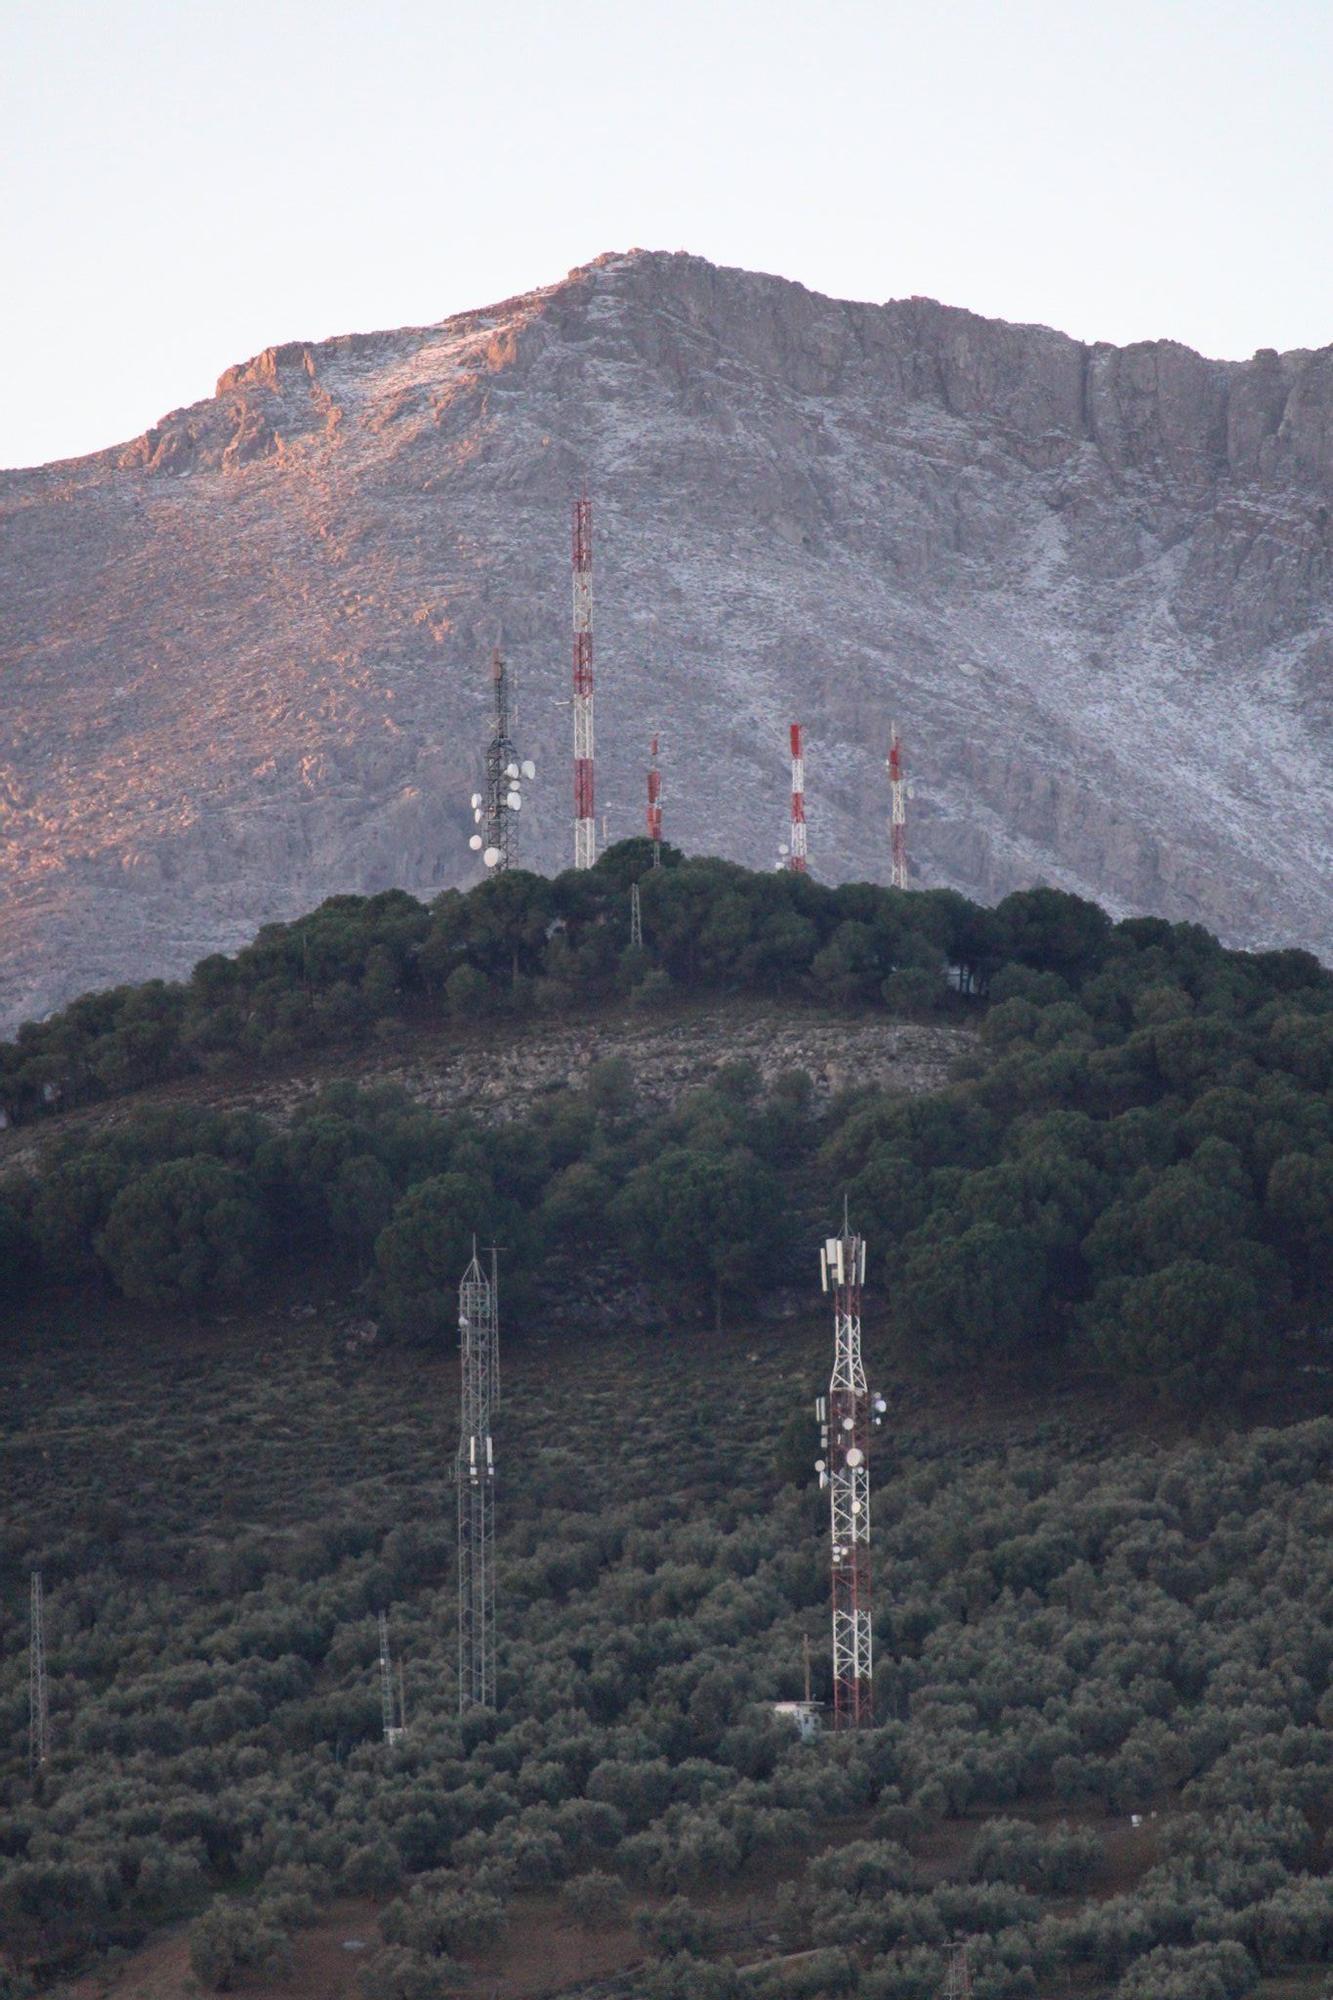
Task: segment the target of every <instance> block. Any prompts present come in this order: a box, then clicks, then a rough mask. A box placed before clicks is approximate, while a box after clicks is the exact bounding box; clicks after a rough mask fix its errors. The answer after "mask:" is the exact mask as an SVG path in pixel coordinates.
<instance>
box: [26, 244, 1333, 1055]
mask: <svg viewBox="0 0 1333 2000" xmlns="http://www.w3.org/2000/svg"><path fill="white" fill-rule="evenodd" d="M585 477H586V479H587V481H588V484H589V488H590V490H591V492H592V493H593V494H594V496H595V501H596V529H595V533H596V590H597V660H598V673H599V679H598V715H599V757H600V782H601V790H602V794H603V796H604V797H605V798H607V799H609V800H612V801H614V802H615V809H614V811H613V815H612V819H611V829H610V830H611V833H612V835H613V837H614V836H615V835H617V834H620V833H625V832H629V831H632V830H634V829H635V828H637V826H638V825H639V824H640V820H641V811H640V804H639V801H640V798H641V794H642V778H641V767H642V762H643V751H644V745H645V739H646V736H647V734H648V733H649V731H650V730H651V729H652V728H654V727H655V728H657V729H658V730H659V731H660V734H661V736H662V740H663V751H664V765H665V773H666V786H667V809H668V833H669V835H670V837H672V838H673V839H677V840H680V841H681V842H683V843H684V844H685V845H687V846H690V847H696V848H697V847H707V848H711V849H717V850H720V851H722V852H726V853H730V854H733V855H735V856H736V857H738V858H740V859H744V860H746V861H750V862H754V863H759V864H765V863H767V862H768V861H769V860H770V859H771V858H772V855H773V853H774V852H775V849H776V842H777V839H778V838H779V835H780V830H781V824H782V818H783V813H784V807H785V784H786V775H785V766H784V759H783V744H784V735H783V731H784V727H785V724H786V722H787V721H788V720H789V719H790V718H791V717H793V716H797V715H799V716H801V718H802V719H803V720H804V721H805V723H806V727H807V737H808V764H809V773H808V788H809V808H810V817H811V834H810V840H811V854H812V861H813V866H814V868H815V871H816V873H822V874H825V875H829V876H846V875H870V876H880V877H882V876H883V875H884V873H885V870H886V843H885V839H884V832H883V820H884V816H885V805H886V801H885V796H884V788H883V779H882V758H883V753H884V745H885V736H886V732H887V724H888V720H889V717H890V716H891V715H894V716H896V717H897V718H898V720H899V721H900V723H901V725H902V727H903V731H904V735H905V738H906V742H907V747H908V754H909V758H910V761H911V764H912V767H913V769H914V772H915V776H916V784H917V791H916V799H915V804H914V809H913V826H912V854H913V861H914V866H915V868H916V871H917V879H919V880H921V881H924V882H947V883H951V884H953V885H954V886H956V887H958V888H961V889H964V890H966V891H968V892H969V893H971V894H975V895H981V896H995V895H998V894H1001V893H1003V892H1004V891H1006V890H1007V889H1010V888H1012V887H1015V886H1017V885H1021V884H1024V883H1029V882H1032V881H1033V880H1036V879H1039V878H1040V879H1046V880H1050V881H1056V882H1060V883H1064V884H1066V885H1068V886H1069V887H1072V888H1075V889H1078V890H1080V891H1082V892H1084V893H1087V894H1091V895H1095V896H1098V897H1100V898H1101V899H1103V900H1104V901H1106V902H1108V903H1109V904H1111V905H1112V906H1113V907H1114V908H1117V909H1121V910H1125V909H1150V910H1160V911H1163V912H1165V913H1166V914H1168V915H1171V916H1174V917H1185V918H1193V919H1198V920H1200V921H1202V922H1206V923H1208V924H1210V925H1212V926H1214V927H1216V928H1218V929H1220V930H1221V931H1222V933H1223V934H1224V935H1225V936H1226V937H1227V938H1228V939H1230V940H1232V941H1235V942H1266V941H1271V940H1275V939H1299V940H1301V941H1302V942H1305V943H1308V944H1311V945H1313V946H1314V947H1315V948H1316V949H1319V950H1322V951H1324V952H1328V951H1330V949H1333V893H1331V892H1330V888H1329V883H1328V877H1329V870H1328V855H1327V845H1328V842H1327V836H1326V833H1325V829H1326V827H1327V826H1328V825H1329V823H1330V806H1331V805H1333V798H1331V797H1330V785H1329V780H1328V776H1327V773H1328V769H1329V763H1330V758H1329V749H1330V744H1329V730H1330V700H1329V669H1330V662H1331V661H1333V589H1331V588H1330V555H1331V546H1333V527H1331V526H1330V504H1331V502H1333V350H1331V349H1324V350H1320V351H1319V352H1316V353H1294V354H1286V355H1278V354H1275V353H1273V352H1271V351H1270V352H1263V353H1260V354H1258V355H1256V356H1255V357H1254V359H1253V360H1252V361H1250V362H1246V363H1244V364H1235V363H1221V362H1214V361H1208V360H1204V359H1202V358H1201V357H1200V356H1198V355H1196V354H1193V353H1191V352H1190V351H1189V350H1188V349H1186V348H1183V347H1180V346H1178V345H1176V344H1174V343H1172V342H1167V341H1163V342H1155V343H1146V344H1140V345H1137V346H1134V347H1129V348H1123V349H1117V348H1112V347H1108V346H1100V345H1099V346H1093V347H1089V346H1086V345H1083V344H1081V343H1079V342H1077V341H1074V340H1070V339H1067V338H1065V336H1063V335H1061V334H1058V333H1053V332H1051V331H1049V330H1047V329H1045V328H1040V327H1019V326H1009V325H1004V324H1001V323H997V322H994V321H988V320H984V319H980V318H978V317H977V316H976V315H974V314H971V313H967V312H961V311H957V310H954V309H952V308H948V307H944V306H941V305H937V304H935V303H933V302H932V301H930V300H924V299H909V300H903V301H897V302H894V303H891V304H889V305H885V306H872V305H861V304H852V303H846V302H841V301H837V300H832V299H825V298H820V297H818V296H816V295H814V294H812V293H810V292H807V291H805V290H804V289H803V288H802V287H801V286H799V285H794V284H789V283H787V282H785V281H783V280H779V279H776V278H769V277H761V276H756V275H754V274H751V273H746V272H741V271H731V270H719V269H716V268H715V267H713V266H711V265H709V264H707V263H705V262H703V261H702V260H701V259H698V258H691V257H687V256H667V255H659V254H655V253H653V254H649V253H645V252H632V253H630V254H628V255H626V256H611V257H605V258H601V259H598V261H597V262H596V263H595V264H592V265H590V266H588V267H586V268H585V269H583V270H580V271H576V272H574V273H571V275H570V277H569V278H568V279H567V280H565V281H563V282H562V283H561V284H558V285H555V286H552V287H550V288H548V289H547V290H545V291H541V292H536V293H533V294H531V295H530V296H527V297H524V298H520V299H515V300H510V301H508V302H506V303H505V304H502V305H498V306H495V307H492V308H490V309H489V310H488V311H485V312H478V313H469V314H465V315H462V316H460V317H458V318H456V319H453V320H450V321H447V322H445V323H444V324H443V325H440V326H433V327H424V328H408V329H404V330H401V331H399V332H394V333H382V334H370V335H355V336H350V337H348V338H344V339H339V340H333V341H327V342H323V343H320V344H318V345H311V344H307V343H302V342H294V343H290V344H288V345H286V346H282V347H276V348H270V349H267V350H266V351H265V352H264V353H263V354H261V355H259V356H258V357H256V359H255V360H253V361H251V362H248V363H246V364H244V365H242V366H239V367H236V368H231V369H228V370H227V371H226V373H225V374H224V375H223V376H222V378H221V380H220V381H219V383H218V388H217V393H216V395H215V396H214V397H213V398H211V399H210V400H208V401H206V402H204V403H200V404H198V405H196V406H194V407H193V408H192V409H189V410H182V411H176V412H174V413H173V414H172V415H170V416H168V417H165V418H164V419H163V420H162V422H161V423H160V424H158V425H156V426H154V428H153V429H152V430H151V431H150V432H148V433H147V434H146V435H145V436H144V437H143V438H140V439H138V440H136V441H135V442H134V443H133V444H131V445H128V446H125V447H124V448H121V449H117V450H114V451H108V452H104V453H101V454H99V455H97V456H95V457H93V458H88V459H83V460H79V461H72V462H67V463H64V464H60V465H54V466H46V467H42V468H39V469H37V470H35V471H33V472H28V473H11V474H4V475H0V516H2V517H3V530H4V531H3V541H2V542H0V605H3V610H2V611H0V659H2V661H3V670H4V676H5V678H4V689H5V699H4V703H3V707H2V712H0V869H2V870H3V876H4V883H5V890H4V894H5V902H4V905H3V911H2V913H0V948H2V950H3V960H2V962H0V1024H3V1025H7V1026H10V1027H12V1025H13V1023H14V1022H15V1021H16V1020H17V1019H19V1018H21V1017H22V1016H24V1015H27V1014H32V1013H35V1012H40V1011H43V1010H45V1009H46V1008H48V1007H50V1006H52V1005H54V1004H57V1003H58V1002H60V1001H61V1000H63V999H65V998H68V997H69V996H70V995H72V994H73V993H76V992H79V991H82V990H84V989H85V988H87V987H90V986H95V985H98V984H105V983H107V982H111V981H116V980H121V979H125V978H130V977H141V976H144V975H145V974H147V973H149V972H153V971H161V972H179V971H181V970H183V969H184V968H186V967H188V965H189V964H190V963H191V962H192V961H193V960H194V959H195V958H197V957H198V956H200V955H201V954H202V953H203V952H205V951H208V950H211V949H214V948H217V947H218V946H228V945H233V944H235V943H237V942H238V941H240V940H241V939H242V938H244V937H245V936H247V935H249V934H250V933H251V932H253V930H254V929H255V927H256V926H257V925H258V924H259V923H261V922H263V921H265V920H266V919H269V918H273V917H277V916H285V915H290V914H294V913H295V912H296V911H298V910H300V909H302V908H305V907H307V906H309V905H310V904H311V903H313V902H315V901H317V900H319V898H320V897H321V896H323V895H326V894H329V893H332V892H334V891H337V890H342V889H374V888H379V887H383V886H386V885H388V884H391V883H401V884H403V885H404V886H405V887H408V888H410V889H413V890H415V891H417V892H418V893H421V894H429V893H431V892H432V891H434V890H436V889H438V888H440V887H443V886H445V885H446V884H448V883H451V882H456V881H460V880H466V879H469V875H470V867H471V857H470V856H469V853H468V849H467V839H466V837H467V833H468V832H469V831H470V815H469V814H468V810H467V797H468V794H469V792H470V790H471V789H472V786H473V783H474V782H475V774H476V772H477V769H478V764H479V757H480V750H481V745H482V742H483V740H484V733H485V720H484V718H485V708H486V701H487V678H486V659H487V656H488V654H489V649H490V646H491V644H492V643H493V641H494V639H495V638H496V637H497V636H501V637H502V638H503V642H504V644H505V647H506V650H507V652H508V654H509V657H510V659H511V661H512V663H513V667H514V671H515V674H516V677H517V679H518V681H519V683H520V685H521V689H522V724H521V727H522V731H523V735H524V743H525V748H528V749H530V750H531V752H532V753H533V754H534V755H535V756H536V757H537V758H538V761H539V765H540V776H539V780H538V784H537V786H536V787H535V788H534V790H533V794H532V797H531V799H530V801H529V802H528V804H526V805H525V811H524V817H525V822H526V824H525V828H524V838H525V853H526V858H528V859H529V860H530V861H531V862H532V863H533V864H534V865H537V866H541V867H547V868H550V867H554V866H557V865H559V864H561V863H562V862H563V861H564V860H565V858H566V854H567V850H568V846H569V839H568V821H569V800H568V797H567V793H568V791H569V784H568V778H567V767H568V757H567V742H566V739H567V736H568V726H569V725H568V711H567V710H565V709H564V708H562V707H561V706H560V703H561V702H562V700H563V699H564V697H565V693H566V682H567V679H568V643H567V633H568V626H569V608H568V540H567V536H568V501H569V496H570V493H571V491H572V490H573V489H574V487H575V485H576V484H577V482H578V481H580V480H581V479H583V478H585Z"/></svg>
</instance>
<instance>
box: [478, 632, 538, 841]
mask: <svg viewBox="0 0 1333 2000" xmlns="http://www.w3.org/2000/svg"><path fill="white" fill-rule="evenodd" d="M491 689H492V692H493V694H494V697H495V716H494V720H493V722H492V725H491V740H490V742H489V743H488V744H487V746H486V790H485V792H484V793H483V792H474V793H473V794H472V818H473V821H474V823H475V824H476V826H477V827H478V828H479V829H480V830H479V831H478V832H477V833H474V834H473V835H472V838H471V840H470V841H469V842H468V845H469V846H470V847H471V849H472V851H473V853H474V854H480V856H481V858H482V860H483V861H484V862H485V864H486V866H487V867H488V868H489V869H490V870H491V871H492V873H494V874H496V875H498V874H500V873H502V871H503V870H504V869H506V868H508V867H510V866H512V864H513V862H514V860H515V859H516V858H517V853H518V819H517V815H518V814H519V812H520V811H521V810H522V807H523V781H524V779H526V778H535V777H536V775H537V766H536V765H535V764H534V763H533V762H532V759H531V758H530V757H529V758H524V759H523V760H522V761H520V759H519V755H518V752H517V750H516V749H515V748H514V741H513V737H512V735H511V734H510V728H511V722H512V714H511V708H512V697H513V688H512V685H511V682H510V678H509V669H508V667H507V666H506V664H505V660H504V655H503V654H502V653H501V651H500V648H499V647H498V646H497V647H496V648H495V650H494V652H493V653H492V654H491Z"/></svg>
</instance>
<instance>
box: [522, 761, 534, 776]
mask: <svg viewBox="0 0 1333 2000" xmlns="http://www.w3.org/2000/svg"><path fill="white" fill-rule="evenodd" d="M536 775H537V766H536V765H535V764H534V763H533V761H532V759H531V757H525V758H524V759H523V776H524V777H525V778H535V777H536Z"/></svg>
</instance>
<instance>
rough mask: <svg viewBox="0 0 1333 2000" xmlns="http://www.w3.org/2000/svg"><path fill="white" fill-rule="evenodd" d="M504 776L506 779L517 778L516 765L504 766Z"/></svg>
mask: <svg viewBox="0 0 1333 2000" xmlns="http://www.w3.org/2000/svg"><path fill="white" fill-rule="evenodd" d="M505 776H506V778H516V777H517V776H518V765H517V764H506V765H505Z"/></svg>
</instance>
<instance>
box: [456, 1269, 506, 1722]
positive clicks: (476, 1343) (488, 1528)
mask: <svg viewBox="0 0 1333 2000" xmlns="http://www.w3.org/2000/svg"><path fill="white" fill-rule="evenodd" d="M498 1305H499V1284H498V1273H497V1269H496V1257H495V1252H494V1250H492V1252H491V1267H490V1274H489V1276H488V1275H487V1274H486V1272H484V1271H483V1270H482V1267H481V1264H480V1263H479V1262H478V1259H477V1252H476V1246H475V1244H474V1246H473V1251H472V1262H471V1263H470V1264H469V1265H468V1267H467V1269H466V1271H464V1273H463V1279H462V1283H461V1284H460V1285H459V1287H458V1344H459V1349H460V1353H461V1362H462V1395H461V1401H460V1413H459V1414H460V1421H459V1434H458V1459H457V1463H456V1466H455V1477H456V1481H457V1485H458V1707H459V1711H460V1713H461V1712H462V1711H463V1710H464V1709H468V1708H474V1707H480V1708H493V1707H494V1706H495V1574H494V1570H493V1568H492V1548H491V1544H492V1541H493V1539H494V1534H495V1459H494V1454H493V1451H492V1446H491V1417H492V1414H493V1412H494V1411H495V1409H496V1408H497V1407H498V1405H499V1401H500V1327H499V1312H498Z"/></svg>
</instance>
